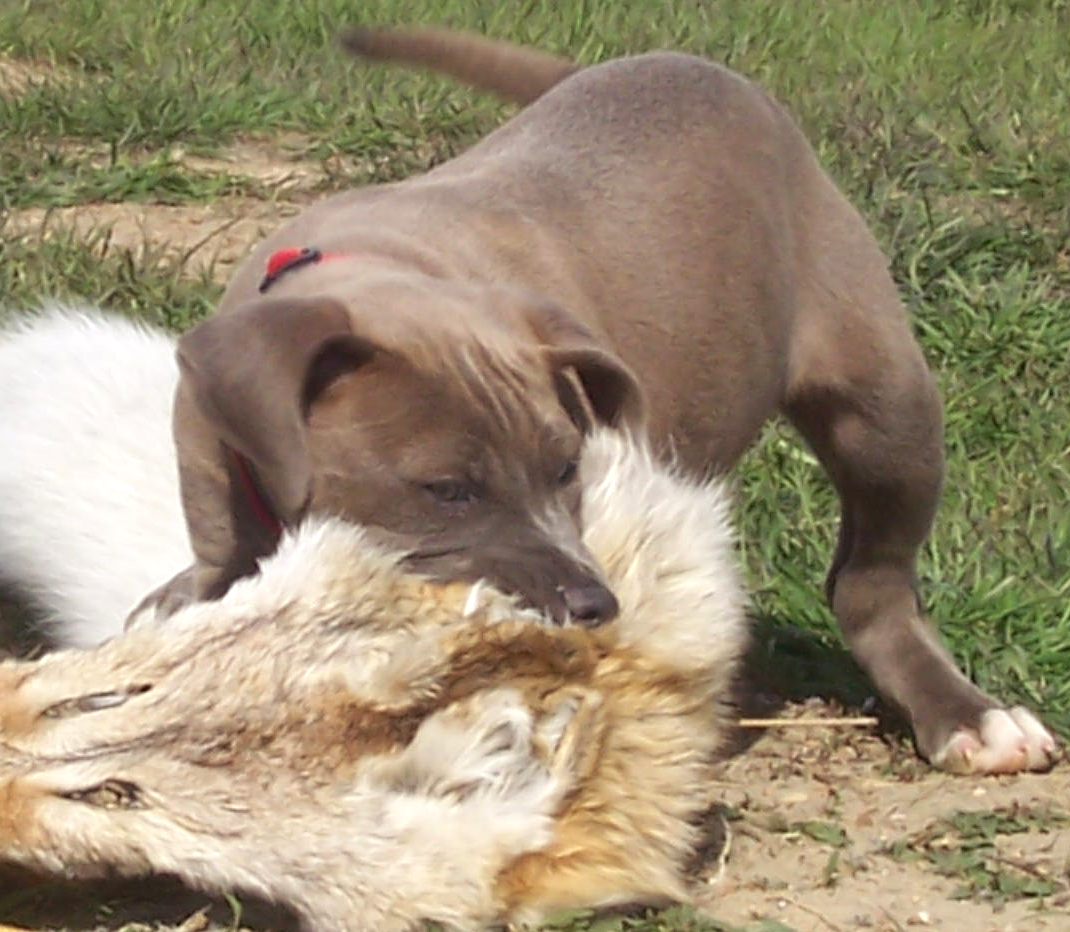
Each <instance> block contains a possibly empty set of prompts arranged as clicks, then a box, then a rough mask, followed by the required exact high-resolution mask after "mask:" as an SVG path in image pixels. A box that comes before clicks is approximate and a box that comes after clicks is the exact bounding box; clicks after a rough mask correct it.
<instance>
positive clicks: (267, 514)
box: [227, 447, 282, 541]
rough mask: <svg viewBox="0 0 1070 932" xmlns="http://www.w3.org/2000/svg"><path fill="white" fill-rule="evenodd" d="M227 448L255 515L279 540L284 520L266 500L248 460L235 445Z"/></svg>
mask: <svg viewBox="0 0 1070 932" xmlns="http://www.w3.org/2000/svg"><path fill="white" fill-rule="evenodd" d="M227 450H228V451H229V453H230V456H231V459H232V461H233V463H234V469H235V472H237V474H238V482H239V484H240V485H241V487H242V491H243V492H244V493H245V499H246V501H247V502H248V503H249V507H250V508H251V509H252V512H253V515H254V516H255V517H256V520H257V521H259V522H260V524H261V525H262V526H263V527H264V530H266V531H267V532H268V533H269V534H271V535H272V537H274V538H275V540H276V541H277V540H278V539H279V537H280V536H281V535H282V522H281V521H279V519H278V518H277V517H275V512H273V511H272V510H271V506H270V505H269V504H268V503H267V502H266V501H265V500H264V495H263V493H262V492H261V491H260V487H259V486H258V485H257V483H256V479H254V478H253V471H252V469H250V467H249V462H248V460H246V458H245V457H244V456H242V455H241V454H240V453H239V452H238V451H237V450H235V449H234V448H233V447H227Z"/></svg>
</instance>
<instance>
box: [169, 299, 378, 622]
mask: <svg viewBox="0 0 1070 932" xmlns="http://www.w3.org/2000/svg"><path fill="white" fill-rule="evenodd" d="M377 351H378V347H377V346H376V345H375V344H373V343H371V342H370V341H367V340H364V339H362V338H358V337H356V336H355V335H354V334H353V332H352V331H351V329H350V325H349V315H348V314H347V312H346V310H345V307H344V306H343V305H342V304H340V303H339V302H337V301H333V300H330V299H322V298H312V299H304V300H298V299H283V300H264V301H255V302H252V303H250V304H247V305H244V306H243V307H240V308H237V309H235V310H233V311H228V312H227V313H225V314H219V315H217V316H215V317H211V318H209V319H208V320H206V321H204V322H203V323H201V324H198V325H197V326H196V327H194V328H193V329H192V330H191V331H190V332H189V333H187V334H186V335H185V336H183V337H182V338H181V339H180V340H179V344H178V361H179V367H180V370H181V378H180V380H179V386H178V390H177V392H176V395H175V410H174V436H175V445H176V448H177V453H178V467H179V481H180V485H181V490H182V504H183V508H184V510H185V514H186V524H187V527H188V530H189V534H190V542H191V544H192V546H193V551H194V554H195V555H196V557H197V566H196V567H195V568H194V569H195V572H193V573H192V575H186V576H181V577H180V578H183V579H185V580H186V583H187V584H188V583H189V580H191V579H192V580H193V582H194V589H195V590H196V591H195V592H193V593H189V595H190V596H192V597H193V598H195V599H196V598H213V597H217V596H219V595H222V594H223V593H224V592H225V591H226V588H227V587H229V585H230V583H231V582H233V580H234V579H236V578H238V577H239V576H242V575H246V574H248V573H251V572H253V571H254V570H255V565H256V560H257V558H259V557H260V556H263V555H264V554H266V553H270V552H271V551H272V550H273V549H274V546H275V544H276V542H277V538H278V533H279V529H280V525H286V524H292V523H294V522H295V521H297V520H299V519H300V517H301V516H302V514H303V513H304V510H305V508H306V506H307V504H308V499H309V496H310V494H311V483H312V466H311V461H310V458H309V446H308V437H307V430H306V419H307V414H308V408H309V405H310V404H311V402H312V400H313V399H314V396H315V394H316V393H317V392H318V391H319V390H321V389H322V388H323V387H324V386H325V385H326V383H327V381H328V380H329V378H330V376H331V375H332V374H334V375H337V374H338V373H339V372H340V371H343V370H344V369H353V368H356V367H358V366H360V365H362V364H363V363H364V362H366V361H367V360H368V359H370V358H371V357H372V356H373V355H374V354H375V353H376V352H377ZM163 595H164V596H165V597H164V599H163V602H164V603H166V594H163Z"/></svg>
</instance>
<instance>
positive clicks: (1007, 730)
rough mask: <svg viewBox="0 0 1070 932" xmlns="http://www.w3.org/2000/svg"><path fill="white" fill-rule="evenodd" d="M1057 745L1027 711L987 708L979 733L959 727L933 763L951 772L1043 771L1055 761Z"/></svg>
mask: <svg viewBox="0 0 1070 932" xmlns="http://www.w3.org/2000/svg"><path fill="white" fill-rule="evenodd" d="M1057 754H1058V744H1057V742H1056V741H1055V738H1054V737H1053V736H1052V735H1051V733H1050V732H1049V731H1048V730H1047V729H1046V728H1045V727H1044V726H1043V725H1041V724H1040V722H1039V721H1038V720H1037V719H1036V717H1035V716H1034V715H1033V714H1032V713H1031V712H1029V711H1028V710H1026V709H1024V708H1022V707H1021V706H1017V707H1015V708H1013V709H989V710H988V711H987V712H985V714H984V715H983V716H981V728H980V733H978V732H977V731H975V730H974V729H972V728H960V729H959V730H958V731H956V732H955V733H954V734H953V735H952V736H951V737H950V738H949V739H948V742H947V744H946V745H944V748H943V750H942V751H941V752H940V753H939V754H937V755H935V756H934V758H933V763H934V764H936V765H937V766H938V767H942V768H944V769H945V770H949V771H952V772H954V773H1020V772H1021V771H1024V770H1046V769H1047V768H1048V767H1050V766H1051V765H1052V763H1054V761H1055V758H1056V756H1057Z"/></svg>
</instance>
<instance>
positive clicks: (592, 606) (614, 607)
mask: <svg viewBox="0 0 1070 932" xmlns="http://www.w3.org/2000/svg"><path fill="white" fill-rule="evenodd" d="M561 597H562V599H563V600H564V602H565V608H567V609H568V613H569V615H571V616H572V620H573V621H575V622H576V623H577V624H580V625H582V626H583V627H585V628H593V627H595V626H597V625H600V624H601V623H602V622H603V621H609V620H610V619H611V618H613V617H615V616H616V614H617V612H618V610H619V609H620V606H619V605H618V604H617V597H616V596H615V595H613V593H612V592H610V591H609V590H608V589H607V588H606V587H605V586H600V585H598V583H588V584H586V585H582V586H566V587H565V591H564V592H562V593H561Z"/></svg>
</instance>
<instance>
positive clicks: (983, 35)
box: [0, 0, 1070, 930]
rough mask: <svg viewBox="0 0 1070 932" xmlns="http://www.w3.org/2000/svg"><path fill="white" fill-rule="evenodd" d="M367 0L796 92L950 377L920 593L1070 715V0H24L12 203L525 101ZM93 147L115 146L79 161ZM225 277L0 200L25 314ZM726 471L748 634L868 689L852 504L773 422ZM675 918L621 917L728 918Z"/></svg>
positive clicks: (9, 270) (167, 295) (123, 188)
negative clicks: (478, 85)
mask: <svg viewBox="0 0 1070 932" xmlns="http://www.w3.org/2000/svg"><path fill="white" fill-rule="evenodd" d="M358 17H359V19H360V20H361V21H363V22H366V23H394V22H398V21H400V20H405V21H421V22H441V23H448V24H451V25H456V26H465V27H469V28H474V29H478V30H481V31H484V32H487V33H490V34H492V35H496V36H502V37H509V38H513V39H517V40H521V41H527V42H533V43H537V44H539V45H541V46H543V47H545V48H549V49H552V50H557V51H562V52H567V53H569V54H572V55H574V56H576V57H578V58H579V59H581V60H582V61H585V62H594V61H597V60H601V59H603V58H606V57H610V56H612V55H617V54H625V53H629V52H637V51H642V50H646V49H650V48H657V47H673V48H679V49H684V50H689V51H693V52H697V53H702V54H706V55H709V56H711V57H713V58H716V59H719V60H722V61H725V62H727V63H728V64H729V65H731V66H732V67H734V68H736V69H738V70H740V71H742V72H744V73H746V74H748V75H751V76H753V77H755V78H757V79H759V80H760V81H762V82H763V83H764V84H765V85H766V86H767V87H768V88H769V89H770V90H772V91H773V92H774V93H775V94H776V95H777V96H778V97H779V98H780V99H781V100H783V101H784V102H785V103H786V104H787V105H788V106H789V107H790V109H791V110H792V111H793V112H794V113H795V114H796V115H797V117H798V119H799V121H800V123H801V124H802V126H803V127H804V129H805V130H806V132H807V134H808V135H809V137H810V139H811V140H812V141H813V143H814V145H815V148H816V149H817V150H818V152H819V154H820V156H821V158H822V160H823V162H824V163H825V165H826V166H827V167H828V168H829V170H830V171H831V172H832V174H833V175H834V177H835V178H836V179H837V181H838V182H839V183H840V185H841V186H842V187H843V189H844V190H845V191H846V192H847V193H848V194H849V196H850V197H851V198H852V199H853V201H854V203H855V204H856V205H857V206H858V207H859V209H860V210H861V211H862V212H863V214H864V215H865V216H866V218H867V219H868V220H869V222H870V224H871V225H872V227H873V229H874V231H875V232H876V234H877V236H878V238H879V240H880V241H881V243H882V244H883V245H884V247H885V248H886V250H887V254H888V256H889V261H890V263H891V266H892V269H893V271H894V274H895V276H896V279H897V281H898V283H899V285H900V288H901V291H902V295H903V298H904V300H905V302H906V303H907V305H908V307H909V308H910V310H911V312H912V314H913V319H914V321H915V327H916V330H917V333H918V335H919V337H920V339H921V340H922V343H923V345H924V347H925V350H926V353H927V355H928V358H929V359H930V361H931V363H932V365H933V367H934V368H935V370H936V372H937V375H938V378H939V381H940V384H941V387H942V390H943V393H944V397H945V400H946V423H947V447H948V476H947V483H946V488H945V493H944V499H943V504H942V508H941V512H940V515H939V518H938V526H937V529H936V533H935V534H934V536H933V538H932V540H931V542H930V544H929V546H928V547H927V548H926V551H925V553H924V559H923V562H922V566H921V574H922V578H923V583H924V593H925V597H926V600H927V603H928V605H929V607H930V609H931V612H932V614H933V616H934V618H936V619H937V620H938V621H939V623H940V627H941V631H942V632H943V635H944V637H945V638H946V639H947V641H948V642H949V644H950V645H951V646H952V648H953V650H954V652H955V654H956V656H957V657H958V658H959V660H960V662H961V663H962V664H963V665H964V666H965V667H966V668H967V669H968V670H969V672H970V674H971V675H972V676H974V677H975V678H976V679H977V680H978V681H979V682H980V683H981V684H982V686H984V687H985V688H986V689H989V690H991V691H993V692H995V693H997V694H999V695H1001V696H1003V697H1005V698H1006V699H1008V700H1021V701H1024V702H1026V703H1028V704H1029V705H1031V706H1033V707H1035V708H1036V709H1038V710H1039V711H1041V713H1042V714H1043V716H1044V717H1045V718H1046V719H1047V720H1048V721H1049V722H1051V723H1052V724H1053V725H1054V726H1055V727H1056V728H1057V729H1058V730H1059V731H1060V732H1061V733H1062V734H1063V735H1064V736H1070V411H1068V399H1070V209H1068V206H1067V205H1068V204H1070V107H1068V106H1067V100H1068V99H1070V56H1068V55H1067V54H1066V51H1065V49H1066V37H1067V36H1070V3H1067V2H1065V0H1049V2H1027V0H1020V2H1010V0H987V2H986V0H972V2H966V0H958V2H956V0H945V2H939V3H938V2H935V0H929V2H926V0H911V2H907V0H900V2H887V0H882V2H878V0H860V2H856V3H844V2H841V0H814V2H811V3H798V4H793V3H785V2H783V0H726V2H721V3H717V4H712V3H699V2H694V0H663V2H648V0H616V2H614V3H605V2H595V0H554V2H552V3H551V2H550V0H527V2H518V3H513V4H503V3H500V2H498V0H438V2H432V0H422V2H419V3H407V4H402V3H400V2H398V0H368V2H365V3H362V4H359V5H356V4H352V3H346V2H341V0H308V2H305V3H291V4H279V3H276V2H273V0H246V2H245V3H242V4H235V3H230V2H226V0H172V2H169V3H167V4H145V3H140V2H133V0H23V2H21V3H19V2H15V0H11V2H8V3H6V4H4V5H3V6H2V7H0V53H3V54H5V55H7V56H9V57H12V58H15V59H19V60H24V61H27V62H31V63H33V64H34V65H35V66H37V67H38V68H39V69H41V70H43V71H44V72H46V73H48V74H49V76H48V77H47V79H46V80H43V81H42V82H41V83H39V84H37V85H36V86H34V87H33V88H32V89H31V90H30V91H29V92H27V93H25V94H20V95H12V96H8V97H0V213H2V212H3V211H5V210H6V209H15V208H21V207H26V206H32V205H36V206H44V207H58V206H65V205H71V204H78V203H88V202H95V201H100V200H110V201H123V200H138V201H142V202H146V201H147V202H150V203H160V204H173V203H189V202H196V201H209V200H213V199H215V198H218V197H219V196H220V195H221V194H244V195H247V196H249V195H251V196H269V195H270V193H271V192H269V191H266V190H264V189H262V188H260V187H258V186H257V185H255V184H253V183H252V182H249V181H246V180H243V179H241V178H235V177H232V176H228V175H226V174H225V173H220V174H217V175H213V174H211V173H205V172H193V171H191V170H189V169H187V168H185V167H184V166H182V165H181V164H180V163H177V162H175V161H173V160H171V159H170V157H169V156H168V153H169V152H170V151H171V149H172V148H173V147H175V146H180V147H182V148H184V149H185V150H187V151H190V152H198V153H208V154H210V153H213V152H218V151H220V150H222V149H225V147H226V146H227V145H228V144H230V143H232V142H234V141H236V140H246V139H249V138H257V139H272V138H275V137H281V136H283V135H285V138H286V139H287V146H288V147H289V148H290V149H291V150H294V149H296V151H298V152H300V153H303V154H304V155H305V157H307V158H310V159H313V160H315V159H322V160H324V161H325V163H326V161H327V160H329V159H331V158H332V157H333V156H335V155H337V154H339V153H342V154H344V155H345V156H346V157H347V158H350V159H352V160H354V164H358V165H360V166H363V167H361V168H359V169H354V171H353V172H352V173H348V174H344V173H343V174H339V173H337V172H334V173H332V174H331V175H330V177H329V179H328V181H327V182H326V186H327V187H344V186H348V185H351V184H355V183H364V182H367V181H370V180H380V179H383V178H390V177H400V176H403V175H405V174H407V173H409V172H412V171H416V170H420V169H423V168H426V167H427V166H429V165H431V164H433V163H435V162H436V161H439V160H441V159H442V158H445V157H447V156H448V155H449V154H451V153H453V152H455V151H457V150H458V149H460V148H462V147H464V146H465V145H466V144H468V143H469V142H471V141H472V140H474V139H475V138H477V137H478V136H479V135H480V134H481V133H483V132H485V131H487V130H488V129H490V128H492V127H493V126H494V125H496V124H497V123H498V122H499V121H500V120H501V119H503V118H504V117H505V116H506V115H507V114H508V112H509V111H508V108H504V107H502V106H500V105H498V104H496V103H495V102H494V101H492V100H489V99H487V98H484V97H479V96H477V95H474V94H472V93H470V92H468V91H466V90H464V89H462V88H458V87H456V86H453V85H451V84H449V83H448V82H444V81H439V80H436V79H433V78H431V77H429V76H424V75H417V74H412V73H405V72H402V71H390V70H387V69H378V68H364V67H358V66H356V65H354V64H353V63H352V62H349V61H347V60H346V59H345V58H344V56H343V55H342V54H341V53H339V52H338V51H337V49H336V47H335V43H334V35H335V33H336V31H337V30H338V28H339V27H341V26H344V25H346V24H348V23H351V22H354V21H355V20H356V19H357V18H358ZM87 147H88V148H90V149H92V150H93V151H95V152H106V153H108V157H107V158H105V159H97V160H88V161H87V160H86V159H84V158H81V157H79V156H78V154H77V153H79V152H81V151H84V150H85V149H86V148H87ZM217 294H218V284H216V283H212V282H210V281H208V280H206V279H202V278H200V277H198V276H195V275H190V274H187V272H186V270H185V269H184V268H183V267H182V265H181V264H180V263H179V264H174V263H172V264H168V261H163V262H161V258H160V257H159V256H156V255H152V254H150V255H149V256H147V257H143V258H140V259H135V258H134V257H133V256H131V255H130V254H129V253H125V252H123V251H122V250H120V249H117V248H114V247H112V246H110V245H109V243H108V241H107V238H106V237H105V236H103V235H100V236H98V237H97V238H96V240H95V241H93V242H90V243H84V242H78V241H76V240H74V239H73V238H71V237H67V238H64V237H59V238H57V239H53V240H51V241H47V242H44V241H38V240H35V239H30V240H27V241H16V239H15V238H14V237H13V236H12V235H10V234H8V233H5V232H4V229H3V226H2V224H0V303H2V304H4V305H6V306H7V307H9V308H11V307H19V306H26V305H29V304H32V303H35V302H36V301H37V300H38V299H39V298H40V297H41V296H42V295H65V296H80V297H83V298H85V299H86V300H89V301H93V302H100V303H104V304H107V305H109V306H112V307H117V308H120V309H122V310H124V311H126V312H128V313H132V314H138V315H144V316H146V317H148V318H149V319H151V320H154V321H159V322H164V323H166V324H168V325H170V326H173V327H175V328H181V327H184V326H187V325H188V324H189V323H190V322H191V321H193V320H195V319H197V318H198V317H199V316H201V315H203V314H204V313H206V312H207V311H208V310H209V308H210V306H211V303H212V301H213V300H214V298H215V296H216V295H217ZM739 476H740V478H739V490H740V501H741V505H740V522H741V526H742V535H743V541H744V544H745V554H746V560H747V565H748V569H749V574H750V577H749V578H750V582H751V585H752V588H753V590H754V592H755V605H756V612H757V614H758V615H759V617H760V619H761V625H760V628H759V632H760V641H761V646H762V647H763V648H765V649H767V650H771V651H772V652H773V653H774V655H775V656H776V655H779V656H781V657H784V658H787V663H786V669H790V668H791V667H792V660H793V658H794V657H795V656H796V652H798V651H802V653H804V654H806V655H807V656H808V657H811V658H812V659H813V658H816V659H815V662H814V663H813V664H808V665H807V666H806V667H805V669H806V671H808V672H807V674H806V676H807V678H808V680H807V682H805V683H801V684H798V685H797V688H798V689H800V690H804V689H823V690H825V691H827V692H836V691H837V689H838V688H839V687H840V684H843V683H850V684H852V687H851V690H850V694H851V696H852V697H853V698H859V697H860V696H861V694H862V693H864V684H863V686H861V687H858V685H857V684H858V675H857V673H856V672H853V671H852V670H851V669H850V666H849V664H847V663H846V662H845V661H844V660H843V655H842V652H838V651H837V649H836V648H837V645H838V644H839V640H838V634H837V633H836V631H835V628H834V624H833V622H832V621H831V618H830V615H829V613H828V610H827V608H826V606H825V604H824V600H823V597H822V594H821V587H820V583H821V580H822V579H823V575H824V572H825V566H826V563H827V560H828V557H829V553H830V550H831V546H832V542H833V539H834V523H835V501H834V498H833V496H832V494H831V492H830V491H829V489H828V487H827V485H826V483H825V480H824V478H823V475H822V474H821V471H820V470H819V468H818V467H817V465H816V464H815V462H814V460H813V458H812V457H811V456H810V455H809V454H808V453H807V452H806V451H805V450H803V449H802V448H800V446H799V445H798V443H797V442H796V440H795V439H794V437H793V436H792V435H791V434H790V432H788V431H787V430H786V429H785V428H783V427H782V426H779V425H773V426H770V428H769V429H768V430H767V431H766V432H765V434H764V436H763V440H762V442H761V443H760V444H759V445H758V446H757V447H756V449H755V450H754V451H753V452H752V453H751V454H750V455H749V456H748V457H747V459H746V461H745V463H744V464H743V467H742V469H741V471H740V474H739ZM787 624H791V625H794V626H798V627H800V628H801V629H802V630H803V631H804V632H806V634H807V636H806V638H805V639H803V640H802V641H800V639H799V638H798V637H797V636H794V635H788V634H787V633H786V629H785V628H784V626H785V625H787ZM828 658H832V662H831V663H826V662H824V660H826V659H828ZM833 677H834V678H836V679H835V681H833V680H832V679H831V678H833ZM817 681H821V682H817ZM688 921H690V920H688ZM628 922H629V923H631V922H632V920H628ZM663 922H664V920H663V919H657V918H653V919H649V920H645V919H644V920H635V923H636V924H635V925H630V924H629V925H623V926H620V927H621V928H629V929H631V928H636V929H645V930H653V929H660V928H673V929H684V928H696V929H697V928H714V927H708V926H703V925H687V924H686V923H685V922H684V921H683V920H680V921H679V922H676V920H672V922H674V923H676V924H671V925H664V924H662V923H663ZM574 927H577V928H578V927H580V926H574Z"/></svg>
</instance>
